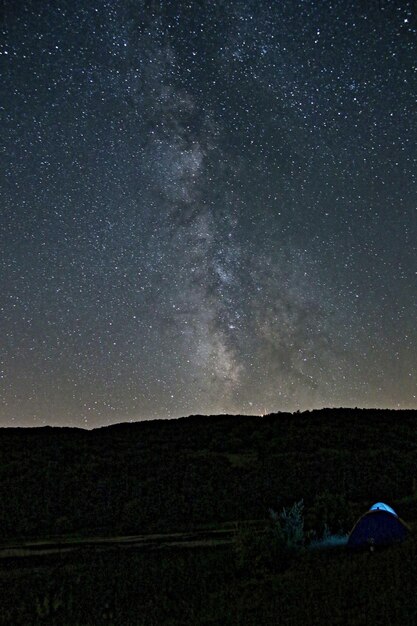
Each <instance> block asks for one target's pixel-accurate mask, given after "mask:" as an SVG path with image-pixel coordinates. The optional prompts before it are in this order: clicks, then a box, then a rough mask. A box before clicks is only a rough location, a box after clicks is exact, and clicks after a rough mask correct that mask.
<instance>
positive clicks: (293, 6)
mask: <svg viewBox="0 0 417 626" xmlns="http://www.w3.org/2000/svg"><path fill="white" fill-rule="evenodd" d="M1 28H2V38H1V41H2V44H1V50H0V52H1V56H0V59H1V67H2V98H1V116H2V120H3V128H4V132H3V137H4V141H3V150H2V172H3V182H2V187H1V218H0V219H1V221H0V242H1V245H0V254H1V257H0V263H1V268H2V269H1V273H0V280H1V290H0V330H1V335H0V336H1V345H0V360H1V362H0V376H1V378H0V384H1V387H0V389H1V394H0V425H3V426H9V425H22V426H26V425H34V426H35V425H42V424H58V425H64V424H65V425H80V426H89V427H94V426H98V425H101V424H108V423H112V422H119V421H125V420H140V419H148V418H158V417H177V416H182V415H188V414H192V413H203V414H213V413H226V412H228V413H250V414H256V413H263V412H271V411H278V410H296V409H301V410H304V409H312V408H315V407H321V406H341V405H344V406H363V407H367V406H375V407H401V408H417V330H416V327H417V324H416V318H417V147H416V146H417V102H416V97H417V11H416V7H415V5H414V3H412V2H395V1H391V0H385V1H384V0H381V1H379V2H376V1H375V2H374V1H370V2H367V3H362V2H354V1H349V2H342V1H338V0H335V1H332V2H326V3H320V2H312V1H307V0H304V1H303V0H283V1H282V2H268V1H264V0H261V1H259V0H257V1H253V2H252V1H250V0H249V1H246V0H245V1H243V0H242V1H240V0H237V1H234V2H231V1H230V2H226V1H224V0H216V1H214V2H202V3H200V2H162V1H160V2H158V1H153V2H152V1H145V0H139V1H133V0H113V1H112V2H109V1H107V0H94V1H92V2H88V3H85V2H81V1H80V0H73V1H72V2H67V1H66V0H58V1H57V2H50V1H45V2H36V1H29V0H23V2H19V3H13V2H12V1H11V0H6V2H4V3H3V17H2V23H1Z"/></svg>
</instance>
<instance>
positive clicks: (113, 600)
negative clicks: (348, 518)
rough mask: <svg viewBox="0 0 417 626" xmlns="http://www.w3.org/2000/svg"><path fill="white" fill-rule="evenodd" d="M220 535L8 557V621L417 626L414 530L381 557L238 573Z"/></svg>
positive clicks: (301, 560)
mask: <svg viewBox="0 0 417 626" xmlns="http://www.w3.org/2000/svg"><path fill="white" fill-rule="evenodd" d="M226 534H227V532H226ZM220 536H221V537H222V539H220V540H219V538H218V536H217V535H216V534H213V533H212V534H211V535H209V536H206V537H203V536H201V535H200V537H199V538H198V539H196V537H190V536H185V535H180V534H178V535H177V536H174V535H172V534H171V535H169V536H165V537H164V536H162V535H159V536H154V537H152V538H151V537H149V538H148V541H146V540H145V538H144V537H141V538H140V541H138V540H137V539H138V538H132V537H129V538H113V539H107V540H106V541H101V542H97V543H95V542H94V541H93V540H90V541H86V540H84V541H83V542H79V543H76V542H74V540H71V541H68V545H67V547H69V546H71V550H70V551H64V550H62V551H61V552H56V553H54V554H52V553H49V554H46V553H44V554H39V553H37V554H32V555H30V556H20V557H17V556H14V557H6V556H3V558H2V559H1V560H0V589H1V591H0V595H1V606H2V611H1V617H0V620H1V621H0V623H1V624H5V625H7V626H11V625H16V626H17V625H20V624H22V625H23V624H24V625H25V626H29V625H32V624H34V625H35V624H36V625H37V624H48V625H54V624H56V625H58V624H60V625H65V626H72V625H74V626H75V625H79V626H90V625H91V626H93V625H94V626H97V625H101V624H113V625H119V624H120V625H121V626H128V625H137V626H139V625H143V626H145V625H146V626H151V625H155V626H156V625H158V626H160V625H163V624H167V625H171V626H174V625H175V626H180V625H188V624H189V625H190V626H191V625H193V626H196V625H198V624H207V625H208V624H211V625H215V624H217V625H219V626H220V625H221V624H225V625H227V624H230V625H239V626H240V625H242V626H243V625H247V626H249V625H250V626H254V625H255V624H265V625H266V624H268V625H269V624H271V625H272V624H280V625H281V624H291V625H298V624H300V625H301V624H303V625H305V624H309V625H310V624H320V625H322V624H335V625H336V624H351V625H365V624H387V625H388V624H404V625H410V626H411V625H415V624H416V623H417V593H416V589H417V537H416V535H415V534H414V533H413V534H412V535H411V537H410V538H409V539H408V540H407V541H406V542H404V543H403V544H399V545H395V546H392V547H390V548H386V549H383V550H377V551H376V552H374V553H369V552H359V553H352V552H350V551H348V550H347V549H346V548H344V547H343V548H337V549H327V550H302V551H301V552H300V553H299V554H298V555H296V556H295V557H294V558H293V559H292V561H291V563H290V564H289V566H288V567H287V568H285V569H284V570H283V571H275V568H274V567H260V566H259V565H256V564H255V563H253V564H251V563H250V562H247V563H246V564H245V566H244V567H243V568H242V567H241V566H239V567H238V566H237V563H236V550H235V545H234V543H233V541H232V542H230V538H232V539H233V537H230V535H227V541H228V543H223V539H224V538H223V535H222V534H221V533H220ZM181 539H182V541H181ZM62 545H64V543H63V544H62ZM43 546H45V544H43ZM26 547H27V546H26ZM279 569H280V568H278V570H279Z"/></svg>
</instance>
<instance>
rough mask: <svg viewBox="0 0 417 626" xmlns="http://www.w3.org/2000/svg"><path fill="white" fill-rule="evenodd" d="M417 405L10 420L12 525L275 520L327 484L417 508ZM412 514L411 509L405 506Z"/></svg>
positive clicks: (29, 528) (58, 527)
mask: <svg viewBox="0 0 417 626" xmlns="http://www.w3.org/2000/svg"><path fill="white" fill-rule="evenodd" d="M416 468H417V411H411V410H410V411H391V410H369V409H367V410H359V409H324V410H321V411H312V412H306V413H300V414H299V413H297V414H289V413H279V414H274V415H268V416H265V417H255V416H228V415H221V416H213V417H207V416H201V415H197V416H191V417H188V418H182V419H178V420H155V421H147V422H137V423H125V424H116V425H113V426H108V427H102V428H99V429H95V430H93V431H87V430H83V429H77V428H52V427H44V428H3V429H0V536H3V537H11V536H18V535H20V536H39V535H47V534H54V533H58V534H59V533H68V532H71V533H92V532H101V533H109V534H115V533H146V532H152V531H155V530H177V529H193V528H197V527H200V526H202V525H210V524H214V525H216V524H220V523H224V522H227V521H233V520H242V519H263V518H265V517H266V516H267V515H268V509H269V508H274V509H276V508H278V507H281V506H284V505H286V504H289V503H291V502H294V501H295V500H298V499H300V498H303V499H304V501H305V504H306V506H307V507H309V506H313V504H314V500H315V498H317V496H318V495H319V494H322V493H330V494H335V495H338V496H343V497H344V498H345V499H346V501H348V502H349V503H350V504H351V505H352V506H353V509H355V504H358V510H359V509H362V508H363V505H364V503H366V502H371V501H375V500H387V501H388V502H390V503H395V502H398V501H400V500H401V499H403V500H404V499H406V498H407V497H409V502H408V503H407V501H406V500H404V504H403V508H404V509H405V510H406V512H407V514H408V516H411V517H413V516H416V517H417V510H414V509H415V506H416V504H415V500H413V499H412V498H411V496H412V495H413V493H414V492H415V490H416V479H417V471H416ZM403 515H404V513H403Z"/></svg>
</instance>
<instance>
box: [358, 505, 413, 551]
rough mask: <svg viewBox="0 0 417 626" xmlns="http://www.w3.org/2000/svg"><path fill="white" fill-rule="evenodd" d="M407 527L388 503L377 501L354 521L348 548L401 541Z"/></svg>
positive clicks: (405, 535)
mask: <svg viewBox="0 0 417 626" xmlns="http://www.w3.org/2000/svg"><path fill="white" fill-rule="evenodd" d="M408 533H409V529H408V527H407V526H406V524H404V522H403V521H402V520H401V519H400V518H399V517H398V515H397V514H396V512H395V511H394V509H392V508H391V507H390V506H388V504H384V503H383V502H377V503H376V504H374V505H373V506H371V508H370V509H369V511H368V512H367V513H365V515H362V517H361V518H360V519H359V520H358V521H357V522H356V524H355V526H354V527H353V529H352V531H351V533H350V535H349V539H348V544H347V545H348V546H349V547H350V548H362V547H366V546H374V545H375V546H383V545H389V544H391V543H395V542H397V541H403V540H404V539H405V538H406V537H407V535H408Z"/></svg>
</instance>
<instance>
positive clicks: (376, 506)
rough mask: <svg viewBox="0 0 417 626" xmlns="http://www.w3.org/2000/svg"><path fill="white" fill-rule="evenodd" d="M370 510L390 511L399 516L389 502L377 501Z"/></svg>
mask: <svg viewBox="0 0 417 626" xmlns="http://www.w3.org/2000/svg"><path fill="white" fill-rule="evenodd" d="M369 510H370V511H376V510H378V511H388V513H392V514H393V515H396V516H397V517H398V515H397V514H396V512H395V511H394V509H393V508H392V507H390V506H389V505H388V504H385V502H377V503H376V504H373V505H372V506H371V508H370V509H369Z"/></svg>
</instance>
